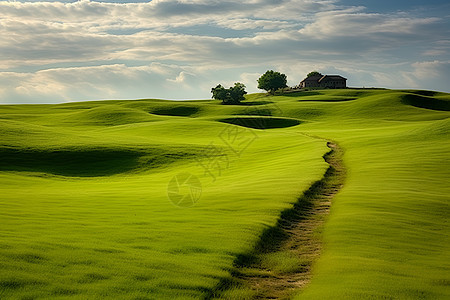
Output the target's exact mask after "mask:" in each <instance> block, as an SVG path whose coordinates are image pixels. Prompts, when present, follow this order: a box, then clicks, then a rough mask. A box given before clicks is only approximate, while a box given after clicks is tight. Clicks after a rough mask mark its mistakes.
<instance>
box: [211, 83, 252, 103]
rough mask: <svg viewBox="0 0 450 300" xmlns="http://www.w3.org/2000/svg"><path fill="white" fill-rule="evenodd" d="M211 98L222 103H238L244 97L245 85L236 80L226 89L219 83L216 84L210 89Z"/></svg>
mask: <svg viewBox="0 0 450 300" xmlns="http://www.w3.org/2000/svg"><path fill="white" fill-rule="evenodd" d="M211 93H212V98H213V99H216V100H222V104H239V103H240V102H241V101H242V100H244V99H245V97H244V95H245V94H247V92H246V91H245V85H244V84H243V83H240V82H236V83H235V84H234V86H232V87H230V88H228V89H226V88H224V87H223V86H222V85H221V84H218V85H217V86H216V87H215V88H212V89H211Z"/></svg>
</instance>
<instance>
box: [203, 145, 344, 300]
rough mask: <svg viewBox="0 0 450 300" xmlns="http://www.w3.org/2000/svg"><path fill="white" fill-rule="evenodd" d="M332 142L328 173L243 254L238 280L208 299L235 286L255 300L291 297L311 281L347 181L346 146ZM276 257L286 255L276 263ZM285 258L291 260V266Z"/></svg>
mask: <svg viewBox="0 0 450 300" xmlns="http://www.w3.org/2000/svg"><path fill="white" fill-rule="evenodd" d="M327 146H328V147H329V148H330V151H329V152H328V153H326V154H325V155H324V157H323V158H324V159H325V161H326V162H327V163H328V164H329V167H328V169H327V171H326V172H325V174H324V176H323V178H322V179H321V180H319V181H317V182H315V183H314V184H313V185H311V187H310V188H309V189H308V190H307V191H306V192H304V194H303V195H302V196H301V197H300V198H299V199H298V201H297V202H296V203H295V204H294V207H293V208H291V209H288V210H285V211H283V212H282V214H281V217H280V219H279V220H278V222H277V224H276V225H275V226H274V227H272V228H269V229H268V230H266V231H265V232H264V233H263V234H262V236H261V238H260V240H259V242H258V243H257V245H256V247H255V248H254V249H253V251H252V253H249V254H246V255H243V256H242V257H238V258H237V260H236V262H235V266H234V269H233V270H232V272H231V274H232V279H228V280H225V281H222V282H221V283H220V284H219V285H218V286H217V287H216V290H215V291H212V292H211V294H210V295H208V296H207V297H206V298H207V299H217V298H227V296H225V295H224V294H222V292H224V291H227V290H229V289H234V288H244V289H246V290H247V291H248V290H249V289H250V290H251V291H252V292H251V295H252V296H251V297H250V298H251V299H289V298H291V297H292V296H293V295H294V294H296V293H299V292H301V290H302V288H303V287H305V285H307V284H308V283H309V281H310V280H311V268H312V265H313V263H314V262H315V260H316V259H317V257H318V256H319V255H320V252H321V248H322V240H321V230H322V227H323V224H324V222H325V220H326V216H327V215H328V213H329V210H330V206H331V202H332V199H333V197H334V196H335V195H336V194H337V193H338V192H339V190H340V189H341V188H342V186H343V184H344V180H345V168H344V165H343V161H342V156H343V150H342V149H341V148H340V147H339V146H338V145H337V144H336V143H333V142H327ZM274 257H275V258H276V257H282V258H281V259H279V261H278V262H275V264H274V263H273V258H274ZM283 258H286V259H287V261H288V262H290V265H288V266H287V267H286V265H285V264H286V259H283ZM292 266H294V267H292ZM244 298H248V297H244Z"/></svg>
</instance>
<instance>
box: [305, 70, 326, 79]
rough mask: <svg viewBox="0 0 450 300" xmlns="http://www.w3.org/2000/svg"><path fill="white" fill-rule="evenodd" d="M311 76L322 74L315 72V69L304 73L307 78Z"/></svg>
mask: <svg viewBox="0 0 450 300" xmlns="http://www.w3.org/2000/svg"><path fill="white" fill-rule="evenodd" d="M311 76H323V75H322V74H320V73H319V72H317V71H312V72H309V73H308V75H306V77H307V78H309V77H311Z"/></svg>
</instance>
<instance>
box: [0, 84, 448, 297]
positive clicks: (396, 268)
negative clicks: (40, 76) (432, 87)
mask: <svg viewBox="0 0 450 300" xmlns="http://www.w3.org/2000/svg"><path fill="white" fill-rule="evenodd" d="M245 102H246V103H247V105H242V106H224V105H220V104H219V103H217V102H213V101H188V102H171V101H162V100H135V101H93V102H83V103H67V104H60V105H4V106H0V154H1V160H0V193H1V197H0V225H1V226H0V298H1V299H3V298H5V299H9V298H13V299H33V298H59V299H65V298H72V299H79V298H81V299H102V298H116V299H117V298H120V299H147V298H148V299H164V298H166V299H170V298H185V299H189V298H201V297H204V296H205V295H208V294H209V293H210V292H211V291H213V290H214V289H216V288H217V284H219V282H221V281H222V280H223V279H224V278H228V277H229V276H230V275H229V270H230V269H231V267H232V265H233V262H234V261H235V259H236V258H237V257H240V255H243V254H246V253H248V252H249V251H251V249H252V248H253V247H254V246H255V243H257V242H258V240H259V237H260V235H261V233H262V232H263V231H264V230H265V229H266V228H269V227H271V226H273V225H274V224H275V223H276V221H277V218H278V216H279V214H280V213H281V211H283V210H285V209H287V208H289V207H292V204H293V203H294V202H295V201H296V199H297V198H298V197H299V196H300V195H301V194H302V192H303V191H305V190H306V189H307V188H308V187H309V186H310V185H311V184H312V183H313V182H315V181H317V180H318V179H320V178H321V177H322V175H323V173H324V171H325V170H326V168H327V164H326V163H325V162H324V161H323V159H322V156H323V155H324V153H326V152H327V150H328V148H327V147H326V143H325V142H324V141H323V140H320V139H316V138H314V137H315V136H317V137H322V138H325V139H332V140H334V141H336V142H338V143H339V144H340V145H341V147H343V148H344V149H345V155H344V162H345V165H346V168H347V180H346V183H345V186H344V187H343V189H342V190H341V192H340V193H339V194H338V195H337V197H336V198H335V200H334V203H333V205H332V209H331V213H330V216H329V218H328V220H327V222H326V224H325V227H324V228H323V243H324V247H323V248H324V250H323V253H322V255H321V257H320V258H319V260H318V262H317V264H316V265H315V266H314V268H313V275H314V276H313V280H312V282H311V284H310V285H309V286H308V287H307V288H306V289H305V290H304V291H302V292H301V293H299V294H298V295H297V297H298V298H299V299H352V298H364V299H391V298H392V299H398V298H404V299H418V298H427V299H435V298H442V299H443V298H447V297H450V291H449V284H450V282H449V280H448V278H449V277H450V276H449V275H450V271H449V270H450V251H449V247H448V245H450V238H449V235H450V230H449V225H448V221H447V219H448V217H447V216H448V214H449V212H450V211H449V194H450V186H449V184H448V178H450V171H449V170H450V168H449V165H448V159H449V154H450V150H449V149H450V148H449V146H450V139H449V128H450V119H449V117H450V112H449V111H448V108H449V103H450V96H449V95H448V94H444V93H435V92H428V91H392V90H327V91H310V92H304V93H294V94H287V95H285V96H274V97H268V96H265V95H262V94H253V95H248V97H247V100H246V101H245ZM230 123H231V124H230ZM233 124H237V125H238V126H236V125H233ZM255 124H256V125H255ZM244 126H246V127H244ZM255 128H265V129H255ZM199 162H201V163H202V164H204V165H205V164H207V163H208V162H213V164H211V166H210V168H208V171H210V173H208V172H205V169H204V168H203V167H202V166H201V165H200V164H199ZM183 172H187V173H191V174H193V175H195V176H197V177H198V178H199V180H200V182H201V184H202V194H201V197H200V198H199V199H198V201H197V203H196V205H195V206H193V207H190V208H180V207H177V206H175V205H174V204H173V203H171V201H170V200H169V199H168V196H167V187H168V184H169V182H170V181H171V179H172V178H173V177H174V176H175V175H177V174H179V173H183ZM268 258H269V259H268V261H267V263H268V264H273V265H277V266H280V268H282V269H283V270H295V268H296V266H295V261H296V259H295V258H292V257H290V256H289V255H287V254H285V253H274V254H273V255H271V256H269V257H268ZM228 295H233V297H236V298H243V299H244V298H249V297H251V291H249V290H245V289H237V290H233V291H229V292H228Z"/></svg>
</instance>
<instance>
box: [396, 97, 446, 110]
mask: <svg viewBox="0 0 450 300" xmlns="http://www.w3.org/2000/svg"><path fill="white" fill-rule="evenodd" d="M401 103H403V104H407V105H412V106H415V107H419V108H426V109H433V110H442V111H450V101H446V100H441V99H437V98H431V97H427V96H422V95H417V93H416V94H406V95H403V96H402V98H401Z"/></svg>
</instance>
